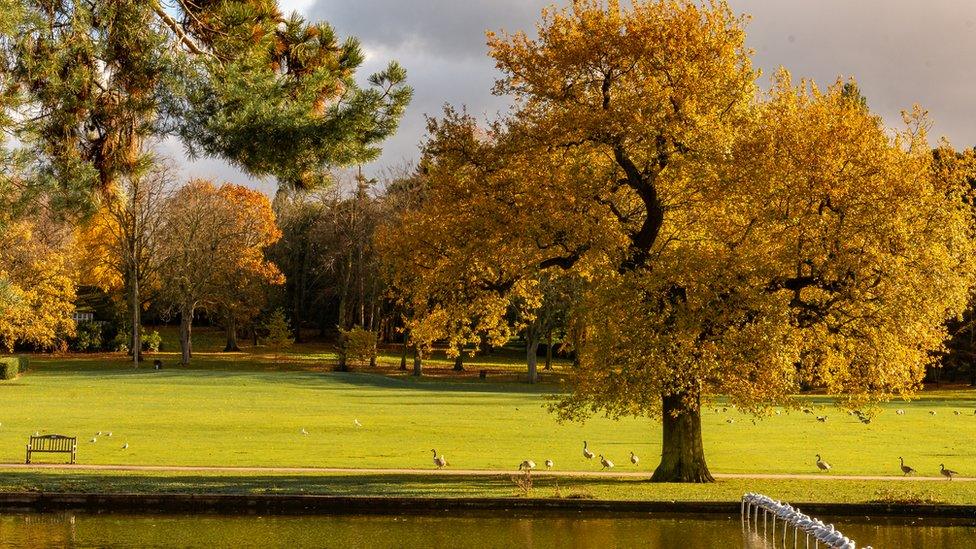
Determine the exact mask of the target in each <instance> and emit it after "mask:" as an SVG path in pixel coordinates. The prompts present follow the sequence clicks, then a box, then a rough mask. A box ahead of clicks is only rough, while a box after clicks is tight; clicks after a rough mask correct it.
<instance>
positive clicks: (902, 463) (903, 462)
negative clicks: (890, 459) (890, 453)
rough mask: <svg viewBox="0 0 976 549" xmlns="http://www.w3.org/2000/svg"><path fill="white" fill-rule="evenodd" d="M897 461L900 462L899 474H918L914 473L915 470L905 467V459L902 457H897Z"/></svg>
mask: <svg viewBox="0 0 976 549" xmlns="http://www.w3.org/2000/svg"><path fill="white" fill-rule="evenodd" d="M898 461H900V462H901V472H902V473H905V474H906V475H910V474H912V473H917V472H918V471H916V470H915V469H913V468H911V467H909V466H907V465H905V459H904V458H902V457H899V458H898Z"/></svg>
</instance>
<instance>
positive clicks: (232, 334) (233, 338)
mask: <svg viewBox="0 0 976 549" xmlns="http://www.w3.org/2000/svg"><path fill="white" fill-rule="evenodd" d="M224 331H226V332H227V345H225V346H224V352H225V353H239V352H241V348H240V347H238V346H237V319H236V318H234V315H233V314H231V313H227V315H226V317H225V320H224Z"/></svg>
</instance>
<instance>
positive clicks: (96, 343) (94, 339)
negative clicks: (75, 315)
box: [71, 322, 104, 353]
mask: <svg viewBox="0 0 976 549" xmlns="http://www.w3.org/2000/svg"><path fill="white" fill-rule="evenodd" d="M103 345H104V341H103V339H102V325H101V324H100V323H98V322H79V323H78V326H77V328H75V337H74V339H73V340H72V341H71V350H73V351H79V352H82V353H87V352H92V351H100V350H102V346H103Z"/></svg>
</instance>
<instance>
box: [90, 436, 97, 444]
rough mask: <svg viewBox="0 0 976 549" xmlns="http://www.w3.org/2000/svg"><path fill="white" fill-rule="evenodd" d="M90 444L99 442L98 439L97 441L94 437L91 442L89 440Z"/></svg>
mask: <svg viewBox="0 0 976 549" xmlns="http://www.w3.org/2000/svg"><path fill="white" fill-rule="evenodd" d="M88 442H91V443H95V442H98V439H97V438H95V437H92V439H91V440H89V441H88Z"/></svg>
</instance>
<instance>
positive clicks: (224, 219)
mask: <svg viewBox="0 0 976 549" xmlns="http://www.w3.org/2000/svg"><path fill="white" fill-rule="evenodd" d="M166 210H167V213H166V224H165V225H164V227H163V230H162V231H161V249H162V254H163V257H164V259H163V261H162V264H161V266H160V275H161V276H160V279H161V281H162V295H163V298H164V301H165V302H167V303H168V304H169V305H170V306H171V307H172V308H173V310H175V311H176V312H177V313H179V315H180V348H181V351H182V355H181V357H182V363H183V364H187V363H189V361H190V358H191V356H192V348H191V338H190V336H191V330H192V323H193V314H194V312H195V311H196V310H197V309H198V308H200V307H205V306H210V307H214V308H219V309H221V310H222V311H224V314H225V315H226V316H225V318H227V317H228V316H229V317H230V318H231V319H232V320H231V322H235V321H236V320H239V319H240V318H241V317H244V316H247V315H253V314H255V313H256V310H255V307H257V306H259V303H260V300H257V299H255V294H257V293H260V292H259V290H258V289H259V288H261V287H262V286H263V285H267V284H280V283H282V282H283V277H282V276H281V273H280V271H279V270H278V268H277V267H276V266H275V265H274V263H272V262H270V261H268V260H267V259H265V256H264V249H265V248H266V247H267V246H270V245H271V244H273V243H274V242H275V241H277V240H278V238H280V236H281V232H280V231H279V229H278V226H277V225H276V223H275V216H274V212H273V211H272V209H271V202H270V201H269V200H268V197H267V196H265V195H264V194H262V193H260V192H258V191H255V190H252V189H248V188H246V187H243V186H240V185H232V184H224V185H221V186H220V187H217V186H216V185H214V184H213V183H212V182H210V181H206V180H194V181H191V182H190V183H188V184H187V185H186V186H185V187H183V188H181V189H179V190H178V191H176V192H175V193H174V194H173V195H172V197H171V198H170V199H169V200H168V202H167V205H166Z"/></svg>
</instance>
